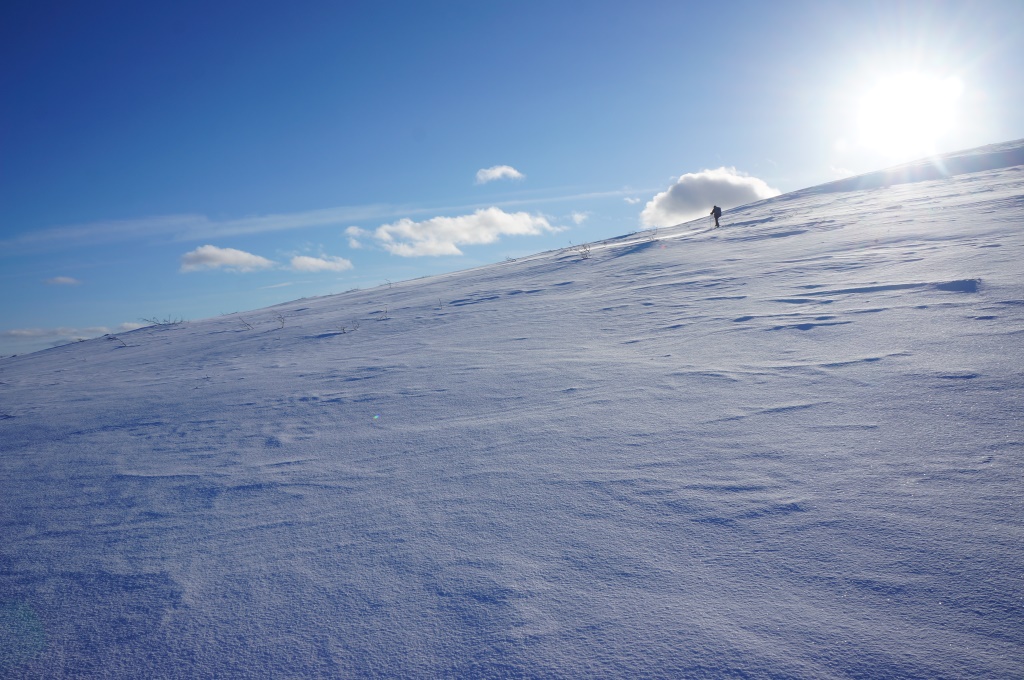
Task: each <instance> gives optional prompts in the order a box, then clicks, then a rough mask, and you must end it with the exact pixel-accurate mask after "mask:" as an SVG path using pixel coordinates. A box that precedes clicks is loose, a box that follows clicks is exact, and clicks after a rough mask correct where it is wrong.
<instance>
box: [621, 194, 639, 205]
mask: <svg viewBox="0 0 1024 680" xmlns="http://www.w3.org/2000/svg"><path fill="white" fill-rule="evenodd" d="M622 200H624V201H625V202H626V203H629V204H630V205H636V204H637V203H639V202H641V201H642V200H644V199H642V198H633V197H632V196H626V197H625V198H624V199H622Z"/></svg>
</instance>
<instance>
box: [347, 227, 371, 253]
mask: <svg viewBox="0 0 1024 680" xmlns="http://www.w3.org/2000/svg"><path fill="white" fill-rule="evenodd" d="M345 233H346V234H347V235H348V247H349V248H352V249H353V250H359V249H360V248H362V247H363V242H362V241H360V240H359V239H360V238H362V237H364V236H369V235H370V232H368V231H366V230H365V229H360V228H359V227H349V228H348V229H346V230H345Z"/></svg>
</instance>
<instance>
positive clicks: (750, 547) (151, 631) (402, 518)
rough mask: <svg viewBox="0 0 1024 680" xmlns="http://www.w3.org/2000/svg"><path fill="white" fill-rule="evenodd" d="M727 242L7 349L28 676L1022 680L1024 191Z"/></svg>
mask: <svg viewBox="0 0 1024 680" xmlns="http://www.w3.org/2000/svg"><path fill="white" fill-rule="evenodd" d="M826 186H827V185H826ZM722 222H723V226H722V228H721V229H717V230H708V229H706V228H705V226H706V223H705V222H704V221H697V222H694V223H690V224H685V225H680V226H679V227H675V228H672V229H659V230H658V231H657V233H655V234H644V233H641V234H634V235H630V236H625V237H622V238H619V239H611V240H609V241H606V242H602V243H596V244H591V246H592V247H591V255H590V257H589V258H583V257H581V255H580V253H579V252H577V251H575V250H571V249H566V250H563V251H552V252H546V253H539V254H537V255H535V256H532V257H527V258H521V259H520V260H518V261H515V262H507V263H500V264H496V265H493V266H488V267H481V268H478V269H473V270H469V271H465V272H459V273H454V274H448V275H443V276H438V277H432V278H427V279H420V280H414V281H408V282H404V283H397V284H394V285H390V286H384V287H380V288H375V289H371V290H358V291H350V292H348V293H344V294H340V295H336V296H329V297H324V298H316V299H304V300H299V301H296V302H293V303H289V304H284V305H279V306H276V307H272V308H268V309H265V310H259V311H255V312H251V313H246V314H244V315H242V317H243V318H244V323H243V322H242V320H241V318H240V317H239V316H238V315H233V316H226V317H221V318H216V319H210V320H205V321H197V322H190V323H183V324H178V325H172V326H159V327H149V328H144V329H140V330H137V331H134V332H130V333H124V334H121V335H118V338H120V341H115V340H111V339H98V340H93V341H88V342H83V343H78V344H74V345H68V346H64V347H59V348H54V349H51V350H47V351H44V352H39V353H36V354H31V355H26V356H20V357H15V358H8V359H4V360H0V472H2V476H0V480H2V481H0V526H2V536H3V541H2V542H0V675H3V676H4V677H18V678H21V677H25V678H61V677H69V678H70V677H125V678H127V677H189V678H200V677H203V678H214V677H216V678H228V677H353V676H358V677H383V676H391V677H394V676H398V677H750V678H769V677H770V678H830V677H834V678H845V677H929V678H945V677H948V678H968V677H978V678H994V677H1007V678H1008V677H1015V676H1019V674H1020V670H1021V668H1024V601H1022V596H1024V593H1022V582H1021V565H1022V564H1024V531H1022V527H1024V516H1022V512H1021V510H1022V507H1021V503H1022V501H1021V498H1022V496H1021V493H1020V490H1021V487H1020V483H1021V473H1022V469H1024V468H1022V461H1021V451H1022V443H1024V432H1022V430H1021V425H1020V423H1021V416H1022V408H1021V405H1022V396H1024V394H1022V393H1024V390H1022V387H1024V376H1022V367H1024V280H1022V279H1021V276H1020V273H1021V264H1020V263H1021V261H1022V260H1024V231H1022V229H1021V225H1022V223H1024V167H1022V166H1016V167H1010V168H1002V169H989V170H985V171H983V172H976V173H973V174H962V175H958V176H956V177H953V178H950V179H943V180H932V181H925V182H917V183H907V184H898V185H893V186H889V187H882V188H874V189H870V190H865V191H839V190H835V189H832V190H828V191H821V190H816V189H811V190H806V191H803V192H794V193H793V194H787V195H785V196H781V197H778V198H776V199H772V200H768V201H763V202H760V203H757V204H754V205H751V206H747V207H745V208H741V209H737V210H735V211H730V212H729V213H727V214H726V215H725V216H724V217H723V220H722ZM279 316H281V317H283V318H284V323H283V327H282V324H281V322H280V321H279V320H278V317H279ZM357 326H358V327H357Z"/></svg>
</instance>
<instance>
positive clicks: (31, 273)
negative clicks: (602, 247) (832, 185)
mask: <svg viewBox="0 0 1024 680" xmlns="http://www.w3.org/2000/svg"><path fill="white" fill-rule="evenodd" d="M1021 26H1024V3H1021V2H1019V0H1011V1H1008V2H997V1H992V2H947V3H943V2H924V3H922V2H918V3H899V2H892V1H889V2H883V3H870V2H857V3H838V2H837V3H830V2H775V3H764V2H749V3H748V2H721V3H688V2H680V1H678V0H677V1H674V2H656V1H649V2H647V1H638V2H629V3H626V2H603V1H599V0H595V1H588V2H551V1H547V2H533V1H519V2H499V1H495V2H479V1H477V2H388V1H379V0H378V1H373V2H302V3H291V4H282V3H269V2H254V1H251V0H250V1H247V2H189V1H181V2H174V3H139V2H105V1H99V2H77V3H76V2H46V1H32V2H29V1H20V0H18V1H15V2H9V3H4V5H3V8H2V9H0V295H2V303H0V304H2V307H0V311H2V312H3V313H2V316H0V319H2V320H0V356H5V355H9V354H15V353H23V352H26V351H32V350H37V349H42V348H45V347H48V346H50V345H53V344H57V343H63V342H68V341H70V340H73V339H75V338H80V337H90V336H96V335H101V334H103V333H107V332H115V333H116V332H118V331H119V330H122V329H125V328H130V327H131V326H132V325H137V324H139V323H141V320H142V319H153V318H156V319H167V318H175V319H177V318H180V319H198V318H203V317H208V316H214V315H217V314H222V313H231V312H238V311H244V310H247V309H254V308H259V307H264V306H267V305H271V304H275V303H278V302H284V301H287V300H293V299H296V298H300V297H305V296H313V295H324V294H329V293H335V292H341V291H344V290H347V289H350V288H355V287H362V288H366V287H371V286H376V285H381V284H385V285H386V281H388V280H391V281H398V280H405V279H410V278H414V277H418V276H424V275H429V274H434V273H441V272H445V271H452V270H456V269H465V268H469V267H473V266H478V265H481V264H486V263H490V262H498V261H502V260H504V259H505V258H508V257H516V256H519V255H524V254H528V253H533V252H537V251H541V250H546V249H551V248H558V247H563V246H567V245H569V243H570V242H572V243H583V242H586V241H591V240H597V239H600V238H607V237H610V236H615V235H619V234H623V233H628V232H630V231H634V230H638V229H644V228H649V227H654V226H659V225H665V224H668V223H672V222H680V221H683V220H684V219H691V218H692V217H694V216H697V215H701V214H706V213H707V211H709V210H710V208H711V205H712V204H713V203H719V204H722V205H723V207H726V208H727V209H728V208H729V207H733V206H734V205H738V204H740V203H743V202H749V201H750V200H756V199H757V198H760V197H765V196H770V195H774V194H775V193H777V192H786V191H790V190H793V189H798V188H801V187H805V186H810V185H813V184H818V183H821V182H825V181H829V180H833V179H837V178H839V177H842V176H844V175H848V174H851V173H860V172H866V171H869V170H873V169H877V168H880V167H884V166H887V165H892V164H894V163H897V162H900V161H903V160H908V159H909V158H911V157H920V156H924V155H927V154H928V153H931V152H942V151H951V150H955V149H959V148H968V147H972V146H979V145H982V144H987V143H991V142H998V141H1005V140H1010V139H1017V138H1020V137H1024V116H1022V115H1021V111H1022V110H1024V85H1022V83H1024V78H1022V77H1021V73H1024V31H1022V29H1021ZM723 224H724V225H726V226H728V210H727V211H726V216H725V217H724V218H723Z"/></svg>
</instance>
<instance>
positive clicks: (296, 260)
mask: <svg viewBox="0 0 1024 680" xmlns="http://www.w3.org/2000/svg"><path fill="white" fill-rule="evenodd" d="M291 265H292V269H294V270H295V271H299V272H343V271H345V270H346V269H352V263H351V262H350V261H348V260H346V259H345V258H343V257H333V256H331V255H324V256H321V257H309V256H308V255H296V256H295V257H293V258H292V262H291Z"/></svg>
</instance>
